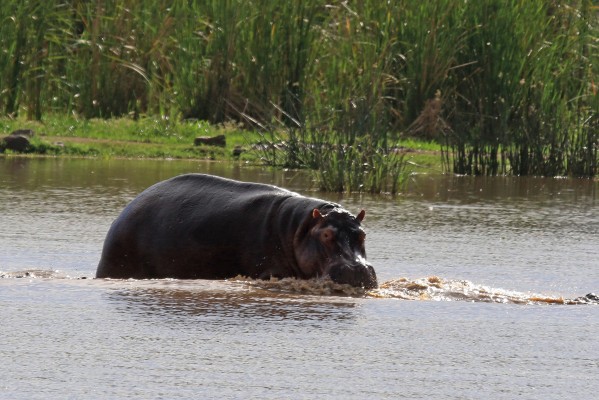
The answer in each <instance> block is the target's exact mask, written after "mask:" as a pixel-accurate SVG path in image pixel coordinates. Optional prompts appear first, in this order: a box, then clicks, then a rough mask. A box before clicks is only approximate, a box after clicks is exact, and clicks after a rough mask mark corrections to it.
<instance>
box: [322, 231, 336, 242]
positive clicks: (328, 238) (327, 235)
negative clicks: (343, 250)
mask: <svg viewBox="0 0 599 400" xmlns="http://www.w3.org/2000/svg"><path fill="white" fill-rule="evenodd" d="M320 240H321V241H322V242H323V243H331V242H333V241H334V240H335V231H334V230H333V229H331V228H326V229H323V230H322V232H320Z"/></svg>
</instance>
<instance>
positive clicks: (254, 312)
mask: <svg viewBox="0 0 599 400" xmlns="http://www.w3.org/2000/svg"><path fill="white" fill-rule="evenodd" d="M0 278H4V279H11V278H12V279H19V278H29V279H36V278H39V279H45V280H47V281H50V282H51V281H53V280H57V281H60V282H64V281H65V280H67V281H72V282H81V281H85V282H86V283H87V284H90V285H94V286H97V287H103V288H106V289H110V291H109V296H110V298H111V299H112V300H116V301H118V302H119V303H122V302H124V303H125V306H124V307H125V309H130V308H135V309H136V310H143V311H146V312H148V313H153V314H155V313H166V314H171V313H172V314H186V315H192V316H194V315H195V316H208V315H216V316H225V317H226V316H230V317H231V316H235V317H261V318H269V319H294V320H300V319H301V320H320V319H323V318H336V319H346V318H348V316H350V315H351V314H348V313H344V312H339V311H340V310H341V311H343V310H346V309H351V308H354V307H355V306H356V303H355V299H356V298H365V299H368V298H372V299H375V298H383V299H402V300H420V301H467V302H483V303H505V304H566V305H575V304H599V296H597V295H596V294H594V293H589V294H587V295H585V296H580V297H576V298H565V297H562V296H547V295H543V294H534V293H523V292H517V291H511V290H506V289H500V288H492V287H489V286H485V285H478V284H474V283H472V282H470V281H467V280H451V279H444V278H440V277H437V276H430V277H427V278H420V279H407V278H399V279H392V280H388V281H386V282H383V283H381V284H380V286H379V288H377V289H373V290H368V291H366V290H363V289H360V288H354V287H351V286H349V285H340V284H337V283H334V282H332V281H330V280H326V279H310V280H302V279H295V278H286V279H275V278H273V279H271V280H252V279H246V278H243V277H236V278H233V279H230V280H225V281H221V280H214V281H211V280H177V279H158V280H112V279H87V278H86V277H81V278H71V277H69V276H67V275H64V274H62V273H59V272H56V271H52V270H24V271H15V272H1V271H0ZM290 305H292V306H291V307H290Z"/></svg>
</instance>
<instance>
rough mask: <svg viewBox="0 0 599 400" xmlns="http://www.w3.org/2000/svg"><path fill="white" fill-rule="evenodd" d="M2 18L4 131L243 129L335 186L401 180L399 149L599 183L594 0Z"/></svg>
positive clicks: (211, 2) (154, 0)
mask: <svg viewBox="0 0 599 400" xmlns="http://www.w3.org/2000/svg"><path fill="white" fill-rule="evenodd" d="M0 21H1V22H2V23H1V24H0V110H1V113H2V114H3V115H5V116H8V117H11V118H16V117H17V116H18V115H25V116H26V117H27V118H30V119H38V120H43V119H44V116H45V115H47V114H49V113H59V114H74V115H76V116H78V117H80V118H97V117H100V118H111V117H120V116H130V117H131V118H134V119H135V118H139V117H143V116H147V115H150V116H152V115H161V116H163V118H168V119H171V120H173V121H176V120H183V119H191V118H193V119H198V120H205V121H209V122H211V123H222V122H225V121H228V120H236V121H241V122H243V123H246V124H247V125H248V127H252V128H256V127H262V128H265V131H264V132H265V133H264V139H265V140H268V141H269V142H270V144H271V145H272V146H274V145H275V144H276V143H277V142H278V141H279V139H284V140H285V141H286V142H288V145H286V146H283V147H282V148H283V149H284V151H287V153H284V154H283V155H282V156H281V155H277V154H278V153H277V152H265V157H264V159H265V161H266V162H268V163H271V164H277V165H293V166H304V167H313V168H314V167H317V169H318V174H317V175H322V171H330V172H329V174H330V175H327V176H326V177H325V176H322V177H321V178H319V182H320V184H321V185H322V186H323V187H328V188H336V189H338V190H340V189H341V188H343V190H348V188H364V187H367V186H369V184H367V183H366V182H364V181H362V182H361V183H359V184H357V185H355V184H354V183H353V182H354V176H356V177H359V176H362V178H363V177H365V176H369V177H370V176H373V172H372V170H368V173H362V172H360V173H357V172H356V173H353V174H352V177H348V171H351V170H354V171H364V165H368V166H370V167H369V168H374V171H376V174H378V175H382V174H385V173H386V174H391V175H393V174H398V173H397V169H401V168H403V167H401V166H403V165H404V164H405V163H403V162H402V161H401V160H400V159H398V158H397V157H396V156H394V155H393V154H396V153H394V152H393V149H394V148H395V144H396V141H397V140H398V139H399V138H400V137H407V136H412V137H417V138H423V139H426V140H436V141H438V142H439V143H442V144H443V146H444V156H446V157H447V160H448V162H447V165H448V170H450V171H452V172H455V173H460V174H485V175H493V174H510V173H511V174H518V175H526V174H534V175H550V176H555V175H571V176H595V175H597V164H598V159H599V117H598V112H599V94H598V91H599V89H598V85H599V74H598V72H599V49H598V46H599V22H598V21H599V6H597V5H594V3H593V2H592V1H591V0H578V1H574V0H572V1H558V0H552V1H546V0H486V1H462V0H438V1H434V2H422V1H420V0H398V1H395V2H381V1H375V0H363V1H349V0H348V1H331V2H325V1H320V0H300V1H293V2H273V1H269V0H252V1H242V0H204V1H187V0H186V1H183V0H174V1H169V2H165V1H162V0H147V1H145V0H144V1H142V0H127V1H125V0H101V1H96V2H83V1H78V0H77V1H68V2H67V1H60V0H57V1H53V2H45V1H34V0H29V1H27V0H22V1H16V0H6V1H2V2H1V3H0ZM273 132H282V133H280V134H276V133H273ZM289 144H290V145H289ZM316 145H320V147H321V148H322V150H315V146H316ZM368 152H370V153H368ZM270 155H272V157H271V156H270ZM356 160H360V163H358V162H357V161H356ZM362 161H364V162H362ZM323 163H334V165H332V166H328V164H327V166H326V167H325V166H324V165H323ZM358 164H359V165H361V167H358ZM333 171H335V172H333ZM379 171H380V172H379ZM385 171H387V172H385ZM390 171H395V172H390ZM404 172H405V171H404ZM399 175H401V174H399ZM404 175H405V174H404ZM334 176H336V177H337V179H335V180H334V182H336V183H332V184H328V183H325V182H328V181H331V182H333V177H334ZM357 179H358V178H357ZM339 180H341V181H339ZM379 181H384V179H382V178H381V179H379ZM375 186H376V185H375ZM391 186H393V185H391ZM352 190H354V189H352ZM355 190H358V189H355ZM368 190H370V189H368ZM373 190H376V189H373ZM381 190H386V189H383V188H381Z"/></svg>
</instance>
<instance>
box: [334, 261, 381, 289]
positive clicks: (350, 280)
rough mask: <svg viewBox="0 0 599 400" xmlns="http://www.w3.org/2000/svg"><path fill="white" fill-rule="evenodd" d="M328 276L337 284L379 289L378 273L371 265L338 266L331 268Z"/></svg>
mask: <svg viewBox="0 0 599 400" xmlns="http://www.w3.org/2000/svg"><path fill="white" fill-rule="evenodd" d="M328 275H329V277H330V278H331V280H332V281H333V282H335V283H340V284H346V285H351V286H354V287H362V288H364V289H375V288H377V287H378V283H377V280H376V273H375V272H374V268H373V267H372V265H370V264H366V265H364V264H355V265H347V264H337V265H333V266H331V268H330V269H329V271H328Z"/></svg>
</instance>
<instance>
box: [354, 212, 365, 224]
mask: <svg viewBox="0 0 599 400" xmlns="http://www.w3.org/2000/svg"><path fill="white" fill-rule="evenodd" d="M365 215H366V211H364V210H362V211H360V213H359V214H358V215H357V216H356V219H357V220H358V221H359V222H362V221H363V220H364V216H365Z"/></svg>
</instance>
